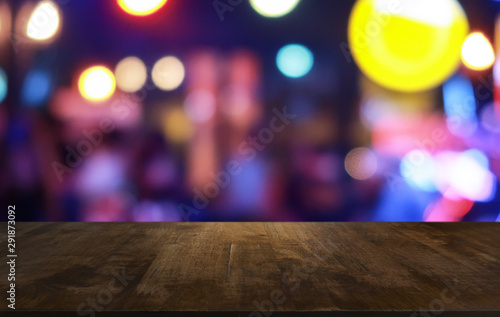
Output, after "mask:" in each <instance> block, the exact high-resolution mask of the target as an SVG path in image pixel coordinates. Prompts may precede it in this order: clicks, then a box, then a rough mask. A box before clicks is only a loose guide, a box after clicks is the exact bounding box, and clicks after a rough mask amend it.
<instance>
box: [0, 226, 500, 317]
mask: <svg viewBox="0 0 500 317" xmlns="http://www.w3.org/2000/svg"><path fill="white" fill-rule="evenodd" d="M6 227H7V225H6V223H4V224H2V228H1V230H2V231H1V241H2V243H3V244H2V245H5V248H3V249H4V250H6V249H7V246H6V244H7V242H6V236H7V234H6ZM6 253H7V252H6ZM16 253H17V255H18V256H17V258H16V281H15V284H16V311H18V312H19V311H20V310H34V311H40V310H42V311H44V310H57V311H71V312H73V315H75V316H76V314H75V312H76V313H77V314H78V315H80V316H94V314H93V313H94V312H99V311H126V310H133V311H138V310H140V311H170V312H173V311H191V312H223V311H227V312H230V311H238V312H247V313H248V314H249V315H248V316H250V315H252V317H259V316H262V317H269V316H270V314H271V313H276V312H278V313H279V312H293V311H310V312H330V313H335V312H343V311H344V312H349V311H357V312H373V311H381V312H383V311H385V312H389V313H390V312H395V311H396V312H397V311H403V312H419V311H420V312H421V311H435V312H443V311H444V312H449V311H451V312H453V311H458V312H471V311H476V312H477V311H482V312H485V313H490V314H491V313H492V312H494V313H495V316H500V224H495V223H434V224H431V223H18V224H17V233H16ZM8 270H9V268H8V266H7V265H5V264H4V265H2V266H1V267H0V272H1V276H2V278H1V280H0V285H1V287H2V290H4V289H8V286H9V285H8V283H10V282H7V278H6V276H7V274H8ZM4 296H5V293H4ZM0 309H1V310H7V301H5V304H4V305H2V307H1V308H0ZM238 315H239V316H241V317H243V316H244V315H241V314H238ZM278 315H279V314H278ZM245 316H247V315H245ZM332 316H334V315H332ZM339 316H340V315H339ZM342 316H343V315H342ZM350 316H351V315H350ZM407 316H408V317H412V316H413V317H417V316H420V315H418V314H417V315H412V314H407ZM431 316H434V315H431ZM436 316H437V315H436ZM464 316H465V315H464ZM467 316H468V315H467ZM482 316H483V315H482ZM488 316H493V315H488Z"/></svg>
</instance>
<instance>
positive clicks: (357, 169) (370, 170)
mask: <svg viewBox="0 0 500 317" xmlns="http://www.w3.org/2000/svg"><path fill="white" fill-rule="evenodd" d="M344 165H345V170H346V171H347V173H348V174H349V175H350V176H351V177H352V178H354V179H358V180H366V179H369V178H371V177H372V176H373V175H375V172H376V171H377V165H378V162H377V156H376V155H375V153H373V151H372V150H370V149H367V148H362V147H360V148H355V149H353V150H351V151H350V152H349V153H348V154H347V156H346V158H345V162H344Z"/></svg>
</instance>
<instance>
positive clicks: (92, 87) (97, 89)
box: [78, 66, 116, 102]
mask: <svg viewBox="0 0 500 317" xmlns="http://www.w3.org/2000/svg"><path fill="white" fill-rule="evenodd" d="M115 89H116V81H115V76H114V75H113V73H112V72H111V71H110V70H109V69H108V68H106V67H104V66H93V67H90V68H87V69H86V70H85V71H83V73H82V74H81V75H80V77H79V78H78V90H80V94H81V95H82V96H83V98H85V99H87V100H89V101H94V102H96V101H104V100H106V99H108V98H109V97H111V96H112V95H113V93H114V92H115Z"/></svg>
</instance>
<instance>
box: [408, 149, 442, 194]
mask: <svg viewBox="0 0 500 317" xmlns="http://www.w3.org/2000/svg"><path fill="white" fill-rule="evenodd" d="M400 171H401V176H403V178H404V180H405V181H406V183H407V184H408V185H410V186H411V187H413V188H415V189H418V190H422V191H426V192H434V191H436V186H435V185H434V175H435V173H436V165H435V163H434V160H433V158H432V157H431V155H430V154H429V153H427V152H425V151H422V150H414V151H411V152H410V153H408V154H407V155H405V157H404V158H403V159H402V160H401V164H400Z"/></svg>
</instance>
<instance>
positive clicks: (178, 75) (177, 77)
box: [152, 56, 186, 91]
mask: <svg viewBox="0 0 500 317" xmlns="http://www.w3.org/2000/svg"><path fill="white" fill-rule="evenodd" d="M185 75H186V71H185V69H184V65H183V64H182V62H181V61H180V60H179V59H178V58H177V57H175V56H167V57H163V58H162V59H160V60H159V61H157V62H156V63H155V65H154V66H153V72H152V77H153V82H154V83H155V85H156V87H158V88H160V89H161V90H166V91H169V90H174V89H177V88H178V87H179V86H180V85H181V84H182V82H183V81H184V77H185Z"/></svg>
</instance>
